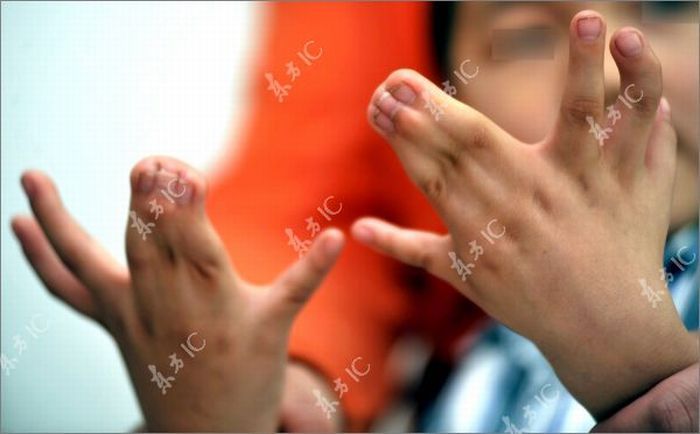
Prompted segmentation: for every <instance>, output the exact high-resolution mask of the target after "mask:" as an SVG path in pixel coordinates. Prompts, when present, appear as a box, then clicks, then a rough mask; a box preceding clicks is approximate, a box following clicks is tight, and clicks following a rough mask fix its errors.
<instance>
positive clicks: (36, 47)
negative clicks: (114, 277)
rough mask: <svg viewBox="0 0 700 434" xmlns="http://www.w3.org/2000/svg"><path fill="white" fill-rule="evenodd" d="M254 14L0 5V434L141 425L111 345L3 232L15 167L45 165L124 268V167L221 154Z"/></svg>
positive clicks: (250, 9) (240, 96) (14, 194)
mask: <svg viewBox="0 0 700 434" xmlns="http://www.w3.org/2000/svg"><path fill="white" fill-rule="evenodd" d="M259 6H260V5H256V4H252V3H220V2H212V3H208V2H196V3H195V2H173V3H169V2H153V3H139V2H104V3H103V2H99V3H98V2H95V3H83V2H56V3H44V2H3V3H2V25H1V28H2V51H1V52H2V129H1V131H2V158H1V159H0V160H1V161H2V163H1V164H2V212H1V218H0V221H1V222H2V229H1V237H2V271H1V272H0V274H1V277H2V291H1V297H2V311H1V314H2V327H1V328H2V355H3V358H4V359H5V358H6V359H5V360H7V361H8V362H7V364H6V366H7V369H3V372H2V374H1V375H0V381H2V426H1V428H2V431H13V432H17V431H23V432H48V431H54V432H56V431H58V432H61V431H63V432H68V431H71V432H75V431H84V432H87V431H92V432H94V431H111V432H115V431H124V430H132V429H134V428H135V427H136V426H137V425H138V424H139V423H140V422H141V420H142V419H141V414H140V410H139V407H138V403H137V401H136V397H135V395H134V393H133V391H132V389H131V385H130V382H129V379H128V376H127V372H126V369H125V368H124V366H123V363H122V359H121V357H120V355H119V352H118V349H117V347H116V345H115V344H114V342H113V340H112V339H111V338H110V337H109V336H108V335H107V333H105V332H104V331H103V330H102V329H101V328H100V327H98V326H97V325H95V324H94V323H93V322H92V321H89V320H86V319H84V318H82V317H81V316H79V315H78V314H76V313H74V311H73V310H71V309H69V308H67V307H66V306H65V305H63V304H62V303H60V302H59V301H58V300H57V299H55V298H53V297H52V296H50V295H49V293H48V292H47V291H46V290H45V289H44V287H43V286H42V284H41V282H40V281H39V280H38V279H37V277H36V276H35V275H34V273H33V272H32V270H31V268H30V267H29V265H28V264H27V262H26V261H25V260H24V258H23V256H22V252H21V249H20V246H19V244H18V243H17V241H16V240H15V238H14V236H13V234H12V232H11V229H10V225H9V222H10V219H11V217H12V216H13V215H16V214H20V213H21V214H27V213H28V212H29V206H28V203H27V201H26V199H25V197H24V195H23V194H22V191H21V188H20V184H19V176H20V174H21V172H22V171H23V170H25V169H28V168H37V169H42V170H45V171H47V172H48V173H49V174H50V175H51V176H52V177H53V178H54V179H55V180H56V181H57V183H58V187H59V189H60V191H61V193H62V197H63V200H64V203H65V205H66V207H67V208H68V209H69V210H70V211H71V212H72V213H73V215H74V216H75V217H76V218H77V220H78V221H79V222H80V223H81V224H83V225H84V226H85V228H86V229H87V230H88V231H89V232H90V233H91V234H92V235H93V236H94V237H95V238H96V239H98V240H99V241H100V242H101V243H102V244H103V245H104V246H105V247H106V248H107V250H108V251H109V252H110V253H111V254H112V255H114V256H115V257H116V258H118V260H120V261H121V262H123V263H125V262H126V259H125V256H124V248H123V243H124V240H123V237H124V233H123V230H122V228H124V227H125V223H126V210H127V206H128V199H129V190H128V187H129V182H128V174H129V170H130V169H131V167H132V166H133V165H134V163H136V162H137V161H138V160H140V159H141V158H143V157H145V156H147V155H150V154H167V155H172V156H174V157H176V158H179V159H182V160H184V161H187V162H188V163H190V164H192V165H193V166H195V167H197V168H199V169H202V170H207V168H209V167H210V165H211V164H212V163H213V162H214V161H216V159H217V158H218V157H219V156H220V155H221V153H222V152H224V147H225V146H226V143H227V140H228V139H229V137H230V135H231V134H235V131H236V126H237V125H238V124H239V122H240V118H241V117H242V113H243V110H242V109H243V108H244V107H245V105H246V101H245V95H244V93H243V92H242V89H245V87H246V85H247V83H248V76H247V74H248V72H249V70H250V68H248V67H247V66H248V65H249V63H250V56H251V53H252V52H253V50H254V47H255V46H256V39H255V38H253V37H252V35H253V34H254V29H255V26H256V24H257V23H258V15H259V13H261V11H260V8H259ZM227 151H228V149H227ZM115 228H119V230H115ZM37 315H38V316H37ZM33 327H36V328H33ZM44 329H46V331H43V332H40V333H39V332H37V330H39V331H41V330H44ZM31 332H33V333H34V335H36V338H35V337H33V336H32V334H31ZM16 336H18V337H19V338H20V339H21V340H23V341H24V342H25V345H21V344H19V343H18V341H16ZM20 353H21V354H20ZM13 359H15V360H14V362H15V363H14V369H11V368H10V367H9V366H10V363H11V362H12V361H13Z"/></svg>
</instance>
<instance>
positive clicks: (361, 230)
mask: <svg viewBox="0 0 700 434" xmlns="http://www.w3.org/2000/svg"><path fill="white" fill-rule="evenodd" d="M353 235H354V236H355V239H357V240H358V241H360V242H362V243H366V244H369V243H371V242H372V240H373V239H374V233H373V232H372V230H370V229H369V228H368V227H367V226H363V225H358V226H355V229H354V230H353Z"/></svg>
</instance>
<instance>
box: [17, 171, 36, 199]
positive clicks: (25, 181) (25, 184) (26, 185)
mask: <svg viewBox="0 0 700 434" xmlns="http://www.w3.org/2000/svg"><path fill="white" fill-rule="evenodd" d="M20 181H21V183H22V189H24V192H25V193H26V194H27V196H29V197H30V198H31V197H32V196H33V195H34V191H35V186H34V182H33V181H32V180H31V179H29V177H28V176H27V175H26V174H25V175H22V178H20Z"/></svg>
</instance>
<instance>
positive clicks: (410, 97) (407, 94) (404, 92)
mask: <svg viewBox="0 0 700 434" xmlns="http://www.w3.org/2000/svg"><path fill="white" fill-rule="evenodd" d="M391 94H392V95H394V98H396V99H397V100H399V101H401V102H402V103H404V104H407V105H410V104H413V101H415V100H416V93H415V92H414V91H413V89H411V87H410V86H408V85H406V84H401V85H400V86H399V87H397V88H396V89H394V90H393V91H392V92H391Z"/></svg>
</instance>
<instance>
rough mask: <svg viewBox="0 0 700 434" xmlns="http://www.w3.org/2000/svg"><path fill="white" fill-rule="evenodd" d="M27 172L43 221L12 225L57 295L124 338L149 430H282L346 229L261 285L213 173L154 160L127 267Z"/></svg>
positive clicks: (129, 240)
mask: <svg viewBox="0 0 700 434" xmlns="http://www.w3.org/2000/svg"><path fill="white" fill-rule="evenodd" d="M22 181H23V185H24V187H25V190H26V191H27V195H28V196H29V198H30V201H31V205H32V209H33V211H34V214H35V216H36V220H34V219H32V218H17V219H15V221H14V222H13V228H14V230H15V233H16V234H17V236H18V238H19V239H20V241H21V243H22V247H23V249H24V251H25V254H26V256H27V258H28V259H29V261H30V262H31V264H32V266H33V267H34V269H35V270H36V272H37V274H38V275H39V277H40V278H41V279H42V280H43V282H44V284H45V285H46V286H47V287H48V288H49V289H50V290H51V291H52V292H53V293H54V294H56V295H57V296H58V297H59V298H61V299H63V300H64V301H65V302H67V303H68V304H70V305H71V306H73V307H74V308H76V309H77V310H79V311H80V312H82V313H84V314H86V315H88V316H90V317H92V318H94V319H95V320H97V321H99V322H100V323H101V324H102V325H103V326H105V328H106V329H107V330H108V331H109V332H110V333H111V334H112V335H113V336H114V338H115V339H116V340H117V342H118V343H119V347H120V349H121V351H122V354H123V355H124V359H125V360H126V364H127V366H128V369H129V373H130V375H131V378H132V380H133V382H134V385H135V387H136V391H137V394H138V396H139V400H140V402H141V406H142V409H143V412H144V415H145V417H146V422H147V427H148V429H150V430H157V431H275V430H276V428H277V426H278V425H277V424H278V423H279V411H280V408H279V406H280V400H281V395H282V383H283V381H284V372H285V368H286V358H287V336H288V331H289V329H290V326H291V323H292V320H293V318H294V316H295V315H296V313H297V312H298V311H299V309H300V308H301V307H302V306H303V305H304V303H305V302H306V300H307V299H308V297H309V296H310V295H311V293H312V292H313V290H314V289H315V288H316V287H317V286H318V285H319V283H320V282H321V280H322V279H323V277H324V275H325V274H326V273H327V272H328V270H329V269H330V268H331V267H332V265H333V263H334V261H335V259H336V258H337V257H338V254H339V252H340V250H341V248H342V243H343V239H342V234H341V233H340V232H339V231H338V230H328V231H325V232H324V233H323V234H321V235H319V237H318V239H317V240H316V241H315V243H314V245H313V246H312V248H311V250H310V251H309V253H308V254H307V255H306V256H305V257H304V258H303V259H301V260H299V261H298V262H297V263H295V264H294V265H292V266H291V267H290V268H289V269H288V270H287V271H286V272H285V273H284V274H282V276H280V278H279V279H278V280H277V281H276V282H274V283H273V284H271V285H268V286H264V287H257V286H253V285H251V284H249V283H247V282H245V281H243V280H242V279H240V278H239V277H238V276H237V275H236V274H235V273H234V271H233V269H232V268H231V266H230V264H229V261H228V257H227V254H226V252H225V249H224V247H223V245H222V244H221V241H220V240H219V238H218V236H217V235H216V233H215V231H214V229H213V228H212V227H211V225H210V224H209V221H208V219H207V217H206V214H205V212H204V198H205V191H206V186H205V182H204V179H203V177H202V176H201V175H200V174H198V173H197V172H196V171H194V170H193V169H192V168H190V167H187V166H186V165H184V164H182V163H180V162H178V161H175V160H172V159H169V158H163V157H156V158H148V159H145V160H143V161H142V162H140V163H139V164H137V165H136V167H135V168H134V169H133V171H132V174H131V186H132V198H131V206H130V210H129V212H130V213H129V222H128V226H127V234H126V251H127V259H128V262H129V270H128V271H127V270H126V269H124V268H123V267H121V266H119V265H118V264H116V263H114V262H113V261H112V260H110V259H109V258H108V256H107V255H106V254H105V253H104V252H103V251H102V250H101V249H100V248H99V246H98V245H97V243H95V241H94V240H92V239H90V238H89V236H88V235H87V234H86V233H85V232H84V231H83V230H82V229H81V228H80V227H79V226H78V224H77V223H76V222H75V221H74V220H73V219H72V218H71V216H70V215H69V214H68V213H67V212H66V210H65V209H64V208H63V207H62V205H61V203H60V199H59V197H58V193H57V191H56V189H55V187H54V186H53V184H52V183H51V181H50V180H49V178H48V177H46V176H44V175H42V174H40V173H36V172H29V173H27V174H26V175H25V176H24V177H23V180H22ZM163 192H165V193H167V195H168V196H169V198H168V197H166V194H165V193H163ZM171 200H172V202H171ZM161 207H162V208H161ZM231 218H236V216H235V215H232V216H231ZM151 223H152V225H151ZM260 260H265V259H264V258H260ZM161 375H162V376H161Z"/></svg>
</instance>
